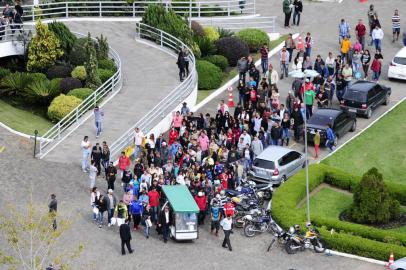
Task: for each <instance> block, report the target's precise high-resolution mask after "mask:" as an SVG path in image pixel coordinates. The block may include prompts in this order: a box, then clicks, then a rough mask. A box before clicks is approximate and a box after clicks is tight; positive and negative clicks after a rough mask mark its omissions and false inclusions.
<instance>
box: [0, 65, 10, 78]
mask: <svg viewBox="0 0 406 270" xmlns="http://www.w3.org/2000/svg"><path fill="white" fill-rule="evenodd" d="M10 73H11V71H10V70H9V69H7V68H3V67H0V80H1V79H3V78H4V77H5V76H7V75H9V74H10Z"/></svg>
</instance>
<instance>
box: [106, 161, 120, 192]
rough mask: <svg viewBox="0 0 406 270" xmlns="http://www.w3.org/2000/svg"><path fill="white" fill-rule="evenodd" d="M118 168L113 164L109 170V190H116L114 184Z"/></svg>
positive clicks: (107, 178)
mask: <svg viewBox="0 0 406 270" xmlns="http://www.w3.org/2000/svg"><path fill="white" fill-rule="evenodd" d="M116 175H117V168H116V167H115V166H114V164H113V162H110V165H109V166H108V168H107V172H106V180H107V190H109V189H111V190H114V182H115V181H116Z"/></svg>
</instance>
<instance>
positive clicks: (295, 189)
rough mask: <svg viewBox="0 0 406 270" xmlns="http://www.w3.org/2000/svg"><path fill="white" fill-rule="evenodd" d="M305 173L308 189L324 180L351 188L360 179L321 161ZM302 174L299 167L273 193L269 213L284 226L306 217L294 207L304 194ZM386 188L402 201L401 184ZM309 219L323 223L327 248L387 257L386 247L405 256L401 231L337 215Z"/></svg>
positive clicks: (321, 224)
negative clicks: (364, 223)
mask: <svg viewBox="0 0 406 270" xmlns="http://www.w3.org/2000/svg"><path fill="white" fill-rule="evenodd" d="M309 175H310V177H309V189H310V190H313V189H315V188H316V187H317V186H319V185H320V184H321V183H323V182H325V183H327V184H330V185H333V186H336V187H338V188H341V189H345V190H348V191H352V190H353V189H354V187H355V186H356V185H357V183H359V181H360V177H358V176H353V175H351V174H348V173H346V172H343V171H341V170H339V169H336V168H333V167H329V166H327V165H323V164H318V165H311V166H309ZM304 178H305V171H304V170H302V171H300V172H299V173H297V174H296V175H294V176H293V177H292V178H290V179H289V181H287V182H286V183H284V184H283V185H282V186H280V187H279V188H278V190H277V191H276V192H275V194H274V196H273V199H272V213H273V216H274V218H275V220H277V221H278V222H279V223H280V225H281V226H283V227H285V228H288V227H290V226H292V225H293V224H301V223H304V222H305V221H306V211H305V209H298V208H297V204H298V203H299V202H300V201H301V200H302V199H303V198H305V196H306V183H305V181H303V180H304ZM388 188H389V190H390V192H391V193H392V194H393V195H394V196H395V197H396V199H398V200H399V202H401V203H402V204H404V202H405V201H406V192H400V191H402V190H404V188H405V186H404V185H401V184H396V183H390V184H389V183H388ZM312 222H313V223H314V224H315V225H317V226H325V227H324V229H322V230H321V233H322V236H323V238H325V240H326V241H327V243H328V245H329V247H330V248H333V249H337V250H339V251H343V252H348V253H353V254H357V255H360V256H367V257H372V258H375V259H379V260H382V259H387V258H386V257H387V256H388V254H389V252H390V251H393V252H396V254H398V255H399V256H401V255H402V256H406V247H405V246H406V236H405V235H403V234H401V233H396V232H392V231H386V230H380V229H376V228H373V227H370V226H365V225H361V224H354V223H349V222H344V221H340V220H339V219H338V217H337V219H331V218H325V217H319V216H317V215H316V216H313V217H312ZM330 229H334V230H335V231H336V233H334V234H333V235H331V233H330V231H329V230H330ZM383 242H398V243H399V244H400V245H405V246H400V245H394V244H388V243H383ZM395 250H396V251H395Z"/></svg>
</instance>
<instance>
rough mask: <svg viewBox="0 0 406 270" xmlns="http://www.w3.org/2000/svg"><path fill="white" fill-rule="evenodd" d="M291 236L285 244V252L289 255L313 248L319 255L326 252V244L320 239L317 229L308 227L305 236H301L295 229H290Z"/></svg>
mask: <svg viewBox="0 0 406 270" xmlns="http://www.w3.org/2000/svg"><path fill="white" fill-rule="evenodd" d="M288 234H289V236H288V239H287V241H286V244H285V250H286V252H287V253H288V254H295V253H296V252H297V251H298V250H300V251H303V250H305V249H306V248H312V247H313V249H314V251H315V252H317V253H323V252H324V251H325V250H326V243H325V241H324V240H323V239H321V237H320V233H319V231H318V230H317V229H316V228H310V227H308V231H307V232H306V234H305V235H304V236H302V235H299V234H298V233H297V232H296V231H295V229H294V228H293V227H290V228H289V232H288Z"/></svg>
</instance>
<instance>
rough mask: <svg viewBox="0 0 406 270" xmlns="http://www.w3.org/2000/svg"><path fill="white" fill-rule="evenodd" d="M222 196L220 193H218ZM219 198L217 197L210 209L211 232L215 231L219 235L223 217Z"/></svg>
mask: <svg viewBox="0 0 406 270" xmlns="http://www.w3.org/2000/svg"><path fill="white" fill-rule="evenodd" d="M217 196H220V195H217ZM219 204H220V202H219V200H218V198H215V203H213V205H212V206H211V210H210V217H211V226H210V233H213V231H214V234H215V235H216V236H219V229H220V219H221V211H220V207H219Z"/></svg>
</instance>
